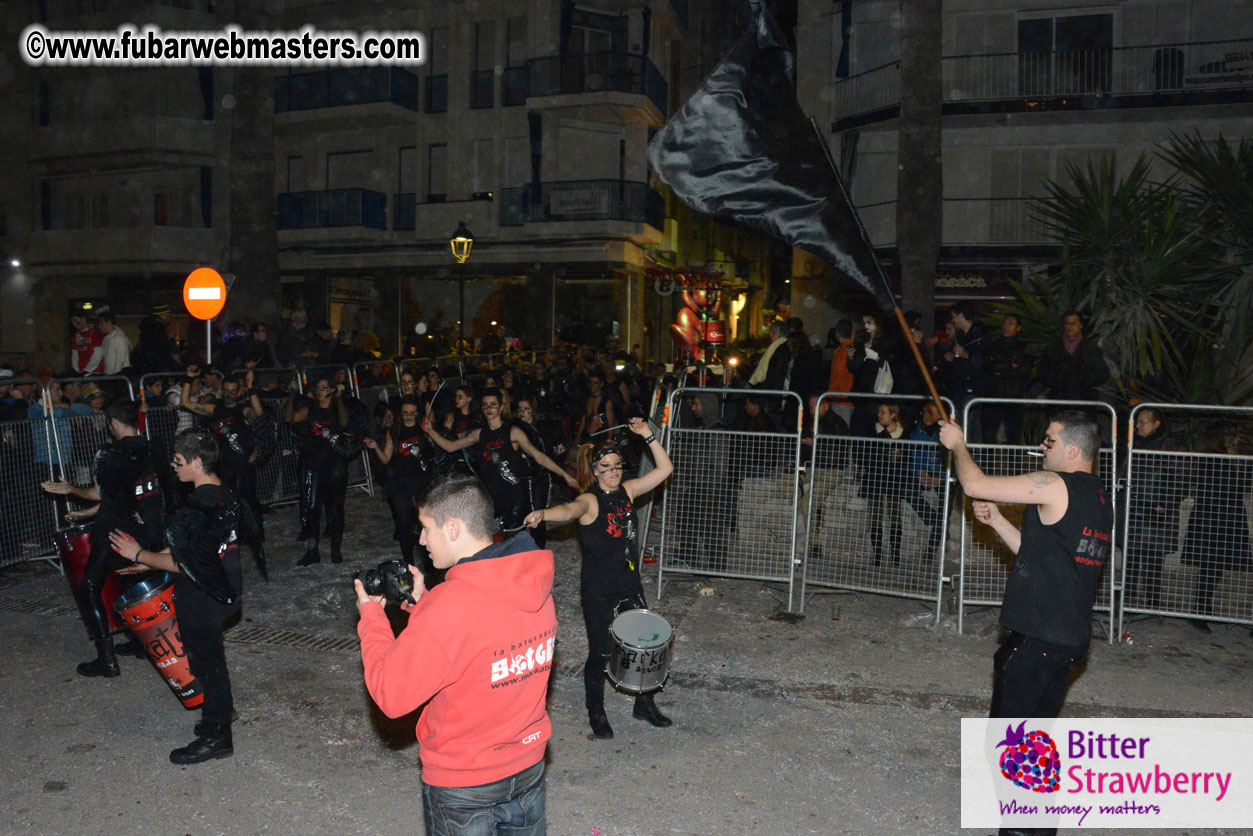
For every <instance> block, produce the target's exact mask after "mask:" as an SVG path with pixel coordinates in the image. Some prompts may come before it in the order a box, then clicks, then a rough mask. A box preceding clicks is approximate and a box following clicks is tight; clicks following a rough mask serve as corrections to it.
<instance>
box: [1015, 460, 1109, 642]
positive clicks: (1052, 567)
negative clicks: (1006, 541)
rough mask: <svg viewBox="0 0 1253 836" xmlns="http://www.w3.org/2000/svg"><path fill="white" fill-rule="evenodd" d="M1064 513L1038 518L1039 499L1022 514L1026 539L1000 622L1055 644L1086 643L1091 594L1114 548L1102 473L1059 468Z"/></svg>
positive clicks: (1017, 559)
mask: <svg viewBox="0 0 1253 836" xmlns="http://www.w3.org/2000/svg"><path fill="white" fill-rule="evenodd" d="M1057 475H1058V476H1060V477H1061V478H1062V481H1063V482H1065V483H1066V492H1067V494H1068V500H1067V504H1066V513H1065V515H1063V516H1062V518H1061V519H1060V520H1058V521H1057V522H1055V523H1053V524H1052V525H1045V524H1044V523H1042V522H1040V509H1039V506H1037V505H1029V506H1027V510H1026V513H1024V514H1023V518H1022V544H1021V545H1020V546H1019V547H1018V556H1017V557H1016V558H1014V564H1013V566H1012V567H1011V568H1010V571H1009V579H1008V580H1007V581H1006V583H1005V600H1004V603H1003V604H1002V605H1001V624H1003V625H1005V627H1006V628H1008V629H1010V630H1013V631H1015V632H1018V633H1023V634H1025V635H1028V636H1031V637H1033V638H1037V639H1041V640H1043V641H1046V642H1052V643H1053V644H1064V645H1069V646H1072V647H1087V646H1088V642H1089V640H1090V638H1091V635H1092V630H1091V627H1090V625H1089V621H1090V620H1091V618H1092V599H1093V597H1094V596H1095V593H1096V586H1097V584H1098V583H1099V582H1100V580H1101V573H1102V572H1104V571H1105V562H1106V560H1107V559H1108V557H1109V552H1110V534H1111V532H1112V531H1113V527H1114V513H1113V509H1112V508H1111V506H1110V503H1109V497H1107V496H1106V495H1105V488H1104V486H1103V483H1102V480H1101V478H1100V477H1099V476H1095V475H1093V474H1091V473H1059V474H1057Z"/></svg>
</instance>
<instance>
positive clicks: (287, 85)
mask: <svg viewBox="0 0 1253 836" xmlns="http://www.w3.org/2000/svg"><path fill="white" fill-rule="evenodd" d="M366 104H393V105H397V106H399V107H402V108H404V109H405V110H410V111H417V109H418V77H417V76H416V75H414V74H413V73H411V72H409V71H408V70H405V69H401V68H399V67H340V68H337V69H334V70H321V71H319V72H313V73H297V74H294V75H281V76H277V77H275V79H274V112H275V113H292V112H294V111H301V110H318V109H321V108H328V107H348V106H351V105H366Z"/></svg>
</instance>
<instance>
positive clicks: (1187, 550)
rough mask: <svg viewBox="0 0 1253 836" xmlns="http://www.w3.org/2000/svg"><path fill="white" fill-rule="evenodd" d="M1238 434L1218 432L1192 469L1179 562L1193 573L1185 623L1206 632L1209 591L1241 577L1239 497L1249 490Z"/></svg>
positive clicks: (1244, 566) (1243, 531) (1244, 548)
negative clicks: (1229, 577)
mask: <svg viewBox="0 0 1253 836" xmlns="http://www.w3.org/2000/svg"><path fill="white" fill-rule="evenodd" d="M1239 445H1240V434H1239V432H1238V431H1237V430H1236V428H1235V426H1233V425H1230V424H1228V425H1225V426H1222V427H1219V428H1218V431H1217V432H1216V433H1215V437H1214V438H1211V439H1210V440H1209V441H1208V443H1206V444H1205V445H1204V446H1203V447H1202V452H1205V453H1209V454H1211V455H1208V456H1205V457H1203V458H1201V459H1200V460H1199V461H1198V462H1197V465H1196V494H1195V497H1196V505H1194V506H1193V508H1192V514H1191V515H1190V516H1189V517H1188V533H1187V535H1186V536H1185V537H1184V540H1183V551H1182V552H1181V553H1180V562H1181V563H1183V565H1184V566H1191V567H1193V568H1195V569H1196V570H1197V573H1196V598H1195V612H1196V614H1197V616H1198V617H1197V618H1194V619H1190V620H1189V621H1188V623H1189V624H1191V625H1192V626H1193V627H1195V628H1197V629H1198V630H1201V631H1202V632H1205V633H1208V632H1210V626H1209V621H1208V618H1209V616H1212V615H1213V614H1214V590H1215V589H1217V588H1218V582H1219V581H1220V580H1222V577H1223V573H1224V572H1226V571H1228V570H1235V571H1240V572H1247V571H1248V570H1249V569H1250V568H1251V567H1253V559H1250V557H1249V524H1248V521H1247V519H1246V518H1245V514H1244V495H1245V494H1246V493H1248V492H1249V489H1250V486H1253V461H1251V460H1250V459H1249V457H1247V456H1241V455H1240V452H1239Z"/></svg>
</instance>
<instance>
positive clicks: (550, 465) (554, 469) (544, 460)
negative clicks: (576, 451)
mask: <svg viewBox="0 0 1253 836" xmlns="http://www.w3.org/2000/svg"><path fill="white" fill-rule="evenodd" d="M509 440H510V441H512V442H513V443H514V444H516V445H517V446H519V447H521V448H522V450H523V452H525V453H526V454H527V455H528V456H530V457H531V458H532V459H534V460H535V463H536V464H538V465H539V466H540V467H542V468H544V469H545V470H547V471H549V472H551V473H553V474H555V475H556V476H559V477H561V479H562V480H563V481H565V483H566V484H567V485H569V486H570V487H571V488H573V489H574V490H578V489H579V483H578V482H576V481H574V478H573V477H572V476H570V474H569V473H566V472H565V470H564V469H562V467H561V465H559V464H557V463H556V462H555V461H553V460H552V459H550V458H548V456H546V455H544V454H543V453H541V452H540V451H539V449H538V448H536V446H535V445H534V444H532V443H531V439H529V438H527V437H526V433H525V432H523V431H522V428H521V427H519V426H517V425H516V424H515V425H514V427H513V429H511V430H510V431H509Z"/></svg>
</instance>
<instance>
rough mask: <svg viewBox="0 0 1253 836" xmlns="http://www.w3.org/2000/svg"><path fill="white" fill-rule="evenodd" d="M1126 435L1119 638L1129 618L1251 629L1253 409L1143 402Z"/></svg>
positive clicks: (1252, 614)
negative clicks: (1252, 448) (1134, 615)
mask: <svg viewBox="0 0 1253 836" xmlns="http://www.w3.org/2000/svg"><path fill="white" fill-rule="evenodd" d="M1141 430H1143V431H1144V434H1143V435H1141ZM1128 432H1129V435H1128V438H1129V439H1130V442H1129V445H1128V455H1127V477H1126V485H1127V499H1126V502H1125V504H1124V509H1123V510H1124V517H1123V520H1124V523H1125V524H1124V527H1123V531H1124V532H1125V537H1124V538H1123V539H1124V542H1123V554H1124V555H1125V560H1124V561H1123V564H1122V565H1123V575H1122V585H1121V586H1122V589H1121V600H1122V608H1121V615H1120V617H1119V630H1120V631H1121V629H1122V626H1123V625H1122V619H1123V617H1124V616H1125V615H1127V614H1128V613H1145V614H1154V615H1167V616H1176V617H1184V618H1192V619H1197V620H1199V621H1226V622H1236V623H1242V624H1250V623H1253V577H1251V570H1253V557H1251V556H1250V552H1249V543H1250V533H1249V531H1250V523H1251V522H1253V514H1251V513H1250V496H1249V493H1250V489H1251V488H1253V455H1251V454H1250V450H1249V448H1248V446H1247V444H1248V439H1249V438H1250V437H1251V435H1253V408H1249V407H1224V406H1195V405H1181V404H1140V405H1139V406H1137V407H1136V408H1135V409H1133V410H1132V411H1131V417H1130V421H1129V422H1128ZM1163 439H1168V441H1166V442H1165V443H1163ZM1242 442H1243V445H1245V446H1243V447H1242V446H1241V445H1242Z"/></svg>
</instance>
